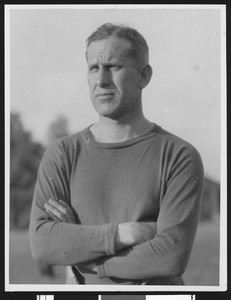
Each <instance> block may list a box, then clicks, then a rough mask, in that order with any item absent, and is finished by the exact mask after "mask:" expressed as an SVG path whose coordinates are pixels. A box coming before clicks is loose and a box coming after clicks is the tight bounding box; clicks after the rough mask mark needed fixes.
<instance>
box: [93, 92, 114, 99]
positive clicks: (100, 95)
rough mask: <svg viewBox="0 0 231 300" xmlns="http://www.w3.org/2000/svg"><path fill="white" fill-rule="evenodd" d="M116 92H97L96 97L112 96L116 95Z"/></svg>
mask: <svg viewBox="0 0 231 300" xmlns="http://www.w3.org/2000/svg"><path fill="white" fill-rule="evenodd" d="M114 95H115V94H114V93H100V94H96V97H102V98H104V97H112V96H114Z"/></svg>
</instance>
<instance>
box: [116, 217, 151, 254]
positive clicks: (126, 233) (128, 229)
mask: <svg viewBox="0 0 231 300" xmlns="http://www.w3.org/2000/svg"><path fill="white" fill-rule="evenodd" d="M155 235H156V222H128V223H121V224H119V225H118V229H117V233H116V237H115V249H116V250H121V249H123V248H126V247H130V246H135V245H138V244H141V243H144V242H147V241H149V240H151V239H152V238H154V237H155Z"/></svg>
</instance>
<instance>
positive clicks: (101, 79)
mask: <svg viewBox="0 0 231 300" xmlns="http://www.w3.org/2000/svg"><path fill="white" fill-rule="evenodd" d="M109 84H110V74H109V72H108V71H107V70H105V69H104V68H101V69H99V72H98V78H97V85H98V86H99V87H104V86H108V85H109Z"/></svg>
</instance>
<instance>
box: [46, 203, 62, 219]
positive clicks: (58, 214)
mask: <svg viewBox="0 0 231 300" xmlns="http://www.w3.org/2000/svg"><path fill="white" fill-rule="evenodd" d="M44 207H45V209H46V210H48V211H49V212H50V213H52V214H53V215H55V216H56V217H57V218H59V219H60V220H62V221H64V222H67V218H66V214H65V213H63V212H62V211H60V210H59V209H57V208H55V207H53V206H52V205H50V204H49V203H45V204H44Z"/></svg>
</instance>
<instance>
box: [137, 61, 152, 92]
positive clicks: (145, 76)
mask: <svg viewBox="0 0 231 300" xmlns="http://www.w3.org/2000/svg"><path fill="white" fill-rule="evenodd" d="M151 78H152V67H151V66H150V65H146V66H144V67H143V69H142V70H141V71H140V82H139V88H140V89H141V90H142V89H143V88H145V87H146V85H148V83H149V81H150V80H151Z"/></svg>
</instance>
